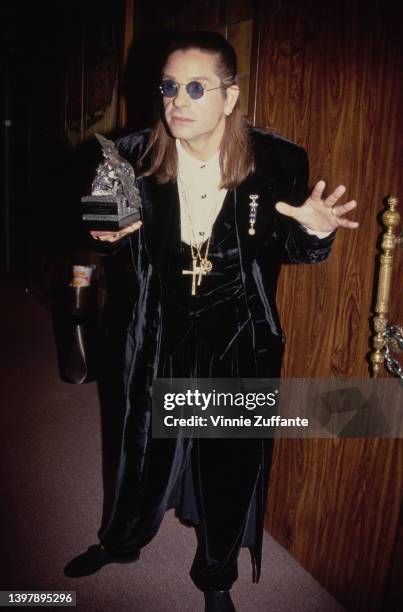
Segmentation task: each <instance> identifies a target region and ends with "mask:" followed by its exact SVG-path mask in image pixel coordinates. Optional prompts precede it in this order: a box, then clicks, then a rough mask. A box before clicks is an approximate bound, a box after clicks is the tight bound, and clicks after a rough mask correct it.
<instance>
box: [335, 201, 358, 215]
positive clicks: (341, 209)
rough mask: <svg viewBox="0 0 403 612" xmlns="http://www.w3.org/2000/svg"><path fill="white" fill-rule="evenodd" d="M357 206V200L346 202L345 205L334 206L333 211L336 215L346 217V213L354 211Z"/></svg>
mask: <svg viewBox="0 0 403 612" xmlns="http://www.w3.org/2000/svg"><path fill="white" fill-rule="evenodd" d="M356 206H357V202H356V201H355V200H351V201H350V202H346V203H345V204H339V205H338V206H333V208H332V211H333V214H334V215H336V216H337V217H340V216H341V215H345V214H346V213H348V212H350V210H353V208H355V207H356Z"/></svg>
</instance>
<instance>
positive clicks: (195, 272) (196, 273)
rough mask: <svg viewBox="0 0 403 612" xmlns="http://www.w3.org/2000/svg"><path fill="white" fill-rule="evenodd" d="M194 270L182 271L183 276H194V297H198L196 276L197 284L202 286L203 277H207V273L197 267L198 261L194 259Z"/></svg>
mask: <svg viewBox="0 0 403 612" xmlns="http://www.w3.org/2000/svg"><path fill="white" fill-rule="evenodd" d="M192 265H193V270H182V274H191V275H192V295H196V276H198V277H199V278H198V280H197V284H198V285H200V283H201V279H202V276H205V275H206V274H207V272H206V271H205V270H203V268H201V267H200V265H197V259H192Z"/></svg>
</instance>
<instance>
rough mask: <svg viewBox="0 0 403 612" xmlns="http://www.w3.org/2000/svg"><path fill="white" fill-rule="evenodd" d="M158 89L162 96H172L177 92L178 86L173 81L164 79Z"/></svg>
mask: <svg viewBox="0 0 403 612" xmlns="http://www.w3.org/2000/svg"><path fill="white" fill-rule="evenodd" d="M160 90H161V93H162V95H163V96H166V97H167V98H173V97H174V96H176V94H177V92H178V86H177V84H176V83H175V81H171V80H170V79H165V80H164V81H162V83H161V87H160Z"/></svg>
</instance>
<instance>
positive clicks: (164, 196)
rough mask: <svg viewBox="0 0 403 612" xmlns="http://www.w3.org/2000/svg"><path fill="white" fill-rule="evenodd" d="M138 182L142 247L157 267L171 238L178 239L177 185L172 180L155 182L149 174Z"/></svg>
mask: <svg viewBox="0 0 403 612" xmlns="http://www.w3.org/2000/svg"><path fill="white" fill-rule="evenodd" d="M141 182H142V185H141V192H142V200H143V201H142V204H143V210H142V214H143V223H144V237H145V243H146V248H147V252H148V255H149V258H150V259H151V262H152V263H153V264H154V265H156V266H157V267H161V265H163V264H164V263H165V261H166V258H167V255H168V252H169V250H170V247H172V246H173V244H172V241H174V242H175V243H177V242H178V240H179V239H180V218H179V195H178V188H177V184H176V182H175V183H165V184H164V185H158V183H157V182H156V180H155V178H154V177H153V176H149V177H143V178H142V179H141ZM175 246H176V244H175Z"/></svg>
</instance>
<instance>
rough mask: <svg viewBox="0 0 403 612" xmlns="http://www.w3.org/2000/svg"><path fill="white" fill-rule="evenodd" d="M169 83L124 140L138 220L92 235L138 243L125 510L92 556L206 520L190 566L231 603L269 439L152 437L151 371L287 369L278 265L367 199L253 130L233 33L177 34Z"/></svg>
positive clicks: (298, 255)
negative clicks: (169, 513) (169, 524)
mask: <svg viewBox="0 0 403 612" xmlns="http://www.w3.org/2000/svg"><path fill="white" fill-rule="evenodd" d="M160 90H161V94H162V113H161V117H159V118H158V120H157V123H156V125H155V126H154V128H153V129H152V130H151V131H150V130H145V131H143V132H140V133H137V134H132V135H130V136H128V137H126V138H123V139H121V140H120V141H118V143H117V144H118V148H119V150H120V152H121V154H122V156H124V157H125V158H126V159H127V160H128V161H130V162H131V163H132V164H133V166H134V167H135V168H136V169H137V173H138V187H139V189H140V193H141V196H142V202H143V208H142V220H141V221H139V222H137V223H135V224H133V225H132V226H131V227H128V228H126V229H124V230H121V231H119V232H115V233H107V232H92V236H93V238H94V239H96V240H97V241H98V244H99V245H100V246H101V243H102V247H103V252H104V253H108V252H109V253H110V254H112V253H113V252H115V251H116V250H117V249H120V248H123V247H124V246H126V247H129V249H130V254H131V257H132V262H133V274H134V275H135V276H136V279H137V292H138V295H137V301H136V303H135V305H134V306H133V318H132V321H131V323H130V326H129V329H128V334H127V345H126V366H125V397H126V415H125V423H124V432H123V442H122V452H121V460H120V466H119V471H118V478H117V485H116V494H115V500H114V507H113V510H112V513H111V516H110V518H109V522H108V524H107V525H106V526H105V527H104V528H103V529H102V530H101V531H100V533H99V536H100V541H101V547H98V553H97V554H99V566H101V565H103V564H105V563H108V562H111V561H125V560H134V559H137V558H138V556H139V550H140V549H141V548H142V547H143V546H145V545H146V544H147V543H148V542H149V541H150V540H151V539H152V538H153V537H154V535H155V534H156V533H157V531H158V528H159V525H160V524H161V521H162V519H163V516H164V514H165V512H166V510H167V509H168V508H172V507H175V508H176V509H177V512H178V514H179V516H181V517H182V518H183V519H186V520H187V521H190V522H191V523H193V524H195V525H197V532H198V547H197V551H196V556H195V559H194V562H193V565H192V568H191V571H190V575H191V578H192V580H193V582H194V584H195V585H196V586H197V587H198V588H199V589H200V590H202V591H203V592H204V595H205V602H206V610H234V607H233V603H232V601H231V598H230V595H229V590H230V589H231V586H232V584H233V583H234V581H235V580H236V579H237V557H238V554H239V550H240V547H241V546H248V547H249V549H250V551H251V553H252V559H253V569H254V575H253V580H254V582H258V580H259V576H260V568H261V548H262V538H263V522H264V514H265V508H266V499H267V489H268V479H269V471H270V462H271V453H272V448H273V440H271V439H265V440H257V439H197V438H195V439H193V440H191V439H180V440H159V439H154V438H152V436H151V426H150V413H151V394H152V382H153V378H155V377H176V378H195V377H196V378H197V377H208V378H214V377H222V378H224V377H225V378H228V377H252V378H253V377H261V378H278V377H279V376H280V367H281V357H282V352H283V343H284V336H283V333H282V330H281V326H280V321H279V317H278V313H277V309H276V303H275V292H276V285H277V279H278V275H279V271H280V266H281V264H282V263H283V262H291V263H315V262H320V261H323V260H324V259H325V258H326V257H327V256H328V254H329V252H330V247H331V243H332V241H333V240H334V237H335V231H334V230H336V229H337V227H340V226H342V227H346V228H355V227H357V225H358V224H357V223H355V222H352V221H349V220H347V219H345V218H344V217H343V215H344V214H345V213H346V212H348V211H350V210H352V209H353V208H354V207H355V206H356V203H355V202H354V201H351V202H348V203H347V204H344V205H341V204H338V203H337V202H338V200H339V198H340V197H341V196H342V195H343V193H344V191H345V188H344V187H343V186H339V187H338V188H337V189H336V190H335V191H334V192H333V193H332V194H331V195H329V196H328V197H327V198H326V199H323V198H322V196H323V192H324V188H325V184H324V182H323V181H319V182H318V183H317V184H316V185H315V188H314V190H313V191H312V193H311V194H309V190H308V186H307V181H308V161H307V157H306V153H305V152H304V150H303V149H301V148H300V147H297V146H296V145H294V144H293V143H290V142H288V141H285V140H283V139H281V138H278V137H274V136H272V135H269V134H265V133H263V132H261V131H259V130H254V129H248V127H247V125H246V123H245V120H244V118H243V115H242V111H241V107H240V101H239V88H238V85H237V80H236V57H235V53H234V50H233V48H232V47H231V46H230V45H229V44H228V43H227V41H226V40H225V39H224V38H223V37H222V36H220V35H218V34H215V33H211V32H193V33H190V34H187V35H182V36H180V37H179V38H178V39H177V40H176V41H174V43H173V44H172V45H171V47H170V49H169V50H168V52H167V55H166V57H165V59H164V63H163V71H162V82H161V86H160ZM98 250H100V249H98Z"/></svg>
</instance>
